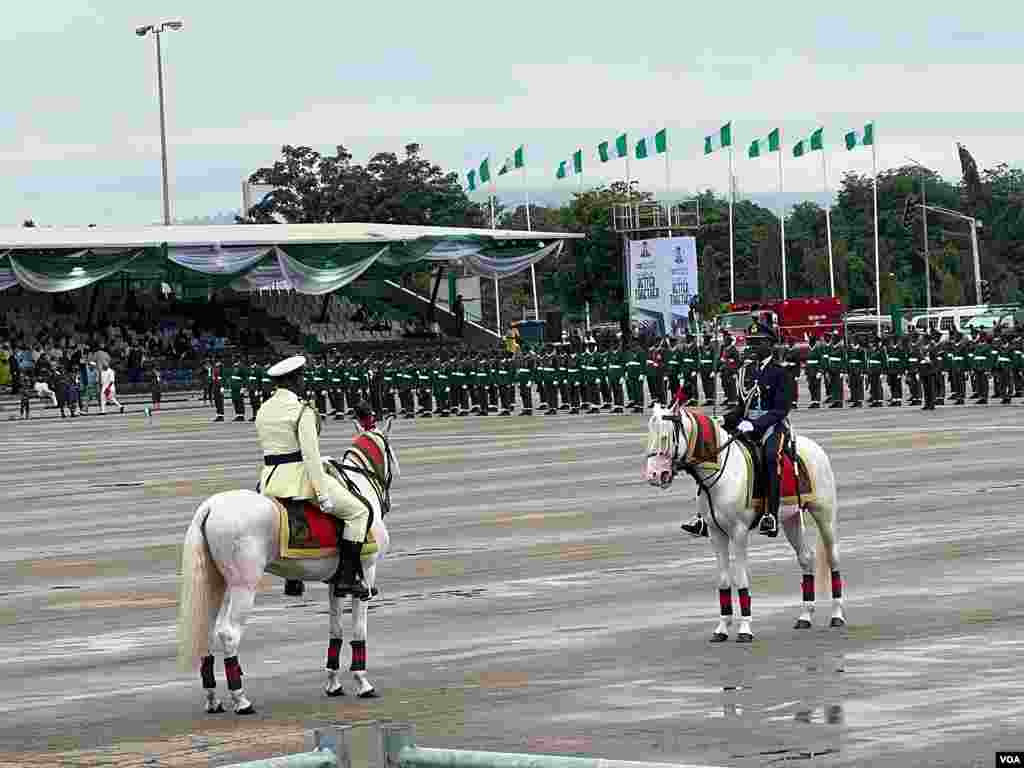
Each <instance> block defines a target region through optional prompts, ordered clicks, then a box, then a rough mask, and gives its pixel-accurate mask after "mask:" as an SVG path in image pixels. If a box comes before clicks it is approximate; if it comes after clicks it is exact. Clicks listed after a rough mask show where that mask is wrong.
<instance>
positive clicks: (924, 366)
mask: <svg viewBox="0 0 1024 768" xmlns="http://www.w3.org/2000/svg"><path fill="white" fill-rule="evenodd" d="M937 347H938V345H937V343H936V341H935V340H934V339H933V338H930V337H922V339H921V343H920V347H919V349H918V365H919V368H918V371H919V373H918V378H919V379H920V380H921V390H922V392H923V393H924V407H922V408H921V410H922V411H934V410H935V392H936V386H935V379H936V370H937V368H938V365H939V363H938V361H937V360H936V359H935V356H936V354H937V352H938V349H937Z"/></svg>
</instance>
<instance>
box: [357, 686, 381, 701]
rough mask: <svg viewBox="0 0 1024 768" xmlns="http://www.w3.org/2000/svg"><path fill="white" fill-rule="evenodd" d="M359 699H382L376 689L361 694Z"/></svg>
mask: <svg viewBox="0 0 1024 768" xmlns="http://www.w3.org/2000/svg"><path fill="white" fill-rule="evenodd" d="M359 698H360V699H379V698H380V694H379V693H377V689H376V688H371V689H370V690H368V691H363V692H362V693H360V694H359Z"/></svg>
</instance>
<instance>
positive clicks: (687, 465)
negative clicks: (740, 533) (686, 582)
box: [652, 408, 737, 536]
mask: <svg viewBox="0 0 1024 768" xmlns="http://www.w3.org/2000/svg"><path fill="white" fill-rule="evenodd" d="M683 413H684V414H686V418H687V420H688V421H689V422H690V423H691V424H692V425H693V427H694V429H697V424H696V419H694V418H693V415H692V414H691V413H690V412H689V410H687V409H686V408H684V409H683ZM661 418H662V419H664V420H665V421H671V422H672V439H673V441H674V442H675V446H674V447H673V448H672V465H671V468H672V477H673V478H675V476H676V473H677V472H680V471H682V472H685V473H686V474H687V475H689V476H690V477H691V478H693V481H694V482H695V483H696V484H697V496H698V497H700V494H701V492H703V493H704V495H705V496H706V497H707V499H708V510H709V511H710V512H711V520H712V521H713V522H714V524H715V527H716V528H718V530H720V531H721V532H722V534H723V535H725V536H728V535H729V534H728V533H727V532H726V530H725V529H724V528H723V527H722V526H721V524H720V523H719V522H718V517H717V516H716V515H715V504H714V502H713V501H712V500H711V489H712V488H714V487H715V485H717V484H718V481H719V480H721V479H722V475H723V474H724V472H725V465H726V462H728V461H729V454H730V453H731V452H732V444H733V443H734V442H736V437H737V436H733V437H731V438H729V440H727V441H726V443H725V445H723V446H722V447H721V448H719V449H718V451H717V452H716V455H720V454H721V453H722V451H725V459H723V460H722V462H721V464H720V465H719V467H718V469H717V470H715V471H714V472H713V473H712V474H711V476H710V477H708V478H704V477H701V475H700V473H699V472H698V471H697V467H698V466H699V465H698V464H695V463H694V462H693V461H692V460H691V458H690V446H689V441H687V446H686V451H685V452H684V453H683V455H682V457H681V458H680V456H679V444H680V442H682V441H681V439H680V435H681V433H682V431H683V420H682V419H681V418H680V417H679V416H675V415H671V416H662V417H661ZM652 455H656V454H652Z"/></svg>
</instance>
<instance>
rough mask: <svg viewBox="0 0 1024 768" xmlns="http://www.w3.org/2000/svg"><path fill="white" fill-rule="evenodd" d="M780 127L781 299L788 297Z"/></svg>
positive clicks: (780, 133)
mask: <svg viewBox="0 0 1024 768" xmlns="http://www.w3.org/2000/svg"><path fill="white" fill-rule="evenodd" d="M782 154H783V153H782V129H781V128H780V129H779V241H780V245H781V247H782V300H783V301H785V300H786V299H788V298H789V294H788V292H787V288H786V206H785V203H783V202H782Z"/></svg>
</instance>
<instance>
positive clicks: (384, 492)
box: [334, 430, 394, 524]
mask: <svg viewBox="0 0 1024 768" xmlns="http://www.w3.org/2000/svg"><path fill="white" fill-rule="evenodd" d="M374 434H375V435H377V436H378V437H379V438H380V439H381V441H382V442H383V443H384V455H385V456H386V457H387V469H386V470H385V474H384V476H383V477H381V476H380V475H378V474H377V472H376V471H374V470H372V469H370V468H368V467H367V466H366V465H365V463H364V462H365V460H364V458H363V455H362V454H361V453H360V452H359V451H357V450H356V449H354V448H348V449H346V450H345V453H344V454H342V457H341V461H337V462H334V467H335V469H337V470H338V474H339V475H341V479H342V480H344V481H345V486H346V487H347V489H348V492H349V493H351V494H352V495H353V496H355V497H356V498H357V499H359V501H361V502H362V503H363V504H364V505H365V506H366V508H367V510H368V511H369V513H370V522H371V524H372V522H373V505H371V504H370V501H369V499H367V498H366V497H365V496H363V494H362V493H361V492H360V491H359V489H358V488H357V487H356V484H355V483H354V482H352V480H351V479H350V478H349V477H348V475H347V473H348V472H355V473H356V474H359V475H362V476H363V477H365V478H366V479H367V480H369V481H370V487H371V488H373V492H374V493H375V494H376V496H377V501H378V502H379V504H380V516H381V519H384V516H385V515H387V513H388V512H390V511H391V482H392V480H393V479H394V473H393V471H392V469H391V466H392V464H393V463H394V455H393V454H392V452H391V444H390V443H389V442H388V439H387V437H385V436H384V435H383V434H382V433H380V432H378V431H376V430H374ZM349 454H352V456H353V458H354V459H355V460H356V461H358V464H346V463H345V462H346V461H348V460H349Z"/></svg>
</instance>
